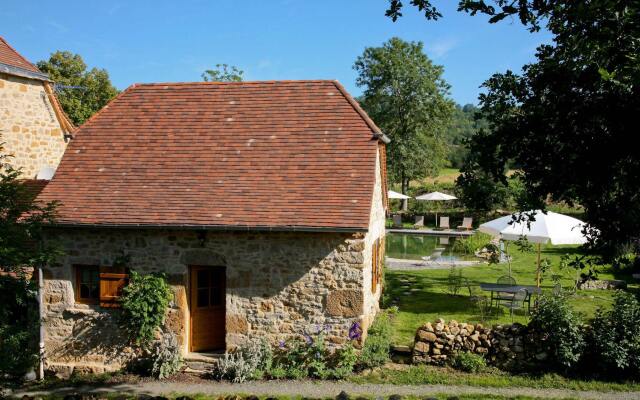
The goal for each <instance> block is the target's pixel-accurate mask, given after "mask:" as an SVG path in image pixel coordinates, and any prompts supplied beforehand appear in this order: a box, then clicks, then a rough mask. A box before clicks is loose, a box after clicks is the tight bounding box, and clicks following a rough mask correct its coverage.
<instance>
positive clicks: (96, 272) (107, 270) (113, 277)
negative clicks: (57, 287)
mask: <svg viewBox="0 0 640 400" xmlns="http://www.w3.org/2000/svg"><path fill="white" fill-rule="evenodd" d="M75 272H76V301H77V302H78V303H82V304H98V303H99V304H100V306H101V307H109V308H112V307H119V306H120V303H119V301H120V296H121V295H122V289H123V288H124V287H125V285H126V284H127V281H128V279H129V275H128V274H127V273H126V271H125V270H124V268H118V267H99V266H97V265H77V266H76V267H75Z"/></svg>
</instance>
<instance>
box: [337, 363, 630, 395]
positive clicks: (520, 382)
mask: <svg viewBox="0 0 640 400" xmlns="http://www.w3.org/2000/svg"><path fill="white" fill-rule="evenodd" d="M349 380H350V381H352V382H355V383H390V384H395V385H463V386H475V387H493V388H509V387H527V388H534V389H567V390H594V391H603V392H606V391H612V392H614V391H615V392H626V391H640V383H636V382H611V381H598V380H582V379H576V378H566V377H563V376H561V375H557V374H553V373H548V374H543V375H539V376H533V375H513V374H510V373H508V372H504V371H500V370H498V369H496V368H487V370H486V371H484V372H474V373H467V372H461V371H457V370H455V369H453V368H451V367H438V366H432V365H412V366H406V368H402V369H398V368H393V369H391V368H382V369H379V370H375V371H373V372H371V373H370V374H368V375H356V376H353V377H351V378H350V379H349Z"/></svg>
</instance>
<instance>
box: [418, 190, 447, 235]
mask: <svg viewBox="0 0 640 400" xmlns="http://www.w3.org/2000/svg"><path fill="white" fill-rule="evenodd" d="M455 199H457V197H456V196H452V195H450V194H446V193H441V192H431V193H425V194H422V195H420V196H418V197H416V200H421V201H448V200H455ZM436 227H438V212H437V211H436Z"/></svg>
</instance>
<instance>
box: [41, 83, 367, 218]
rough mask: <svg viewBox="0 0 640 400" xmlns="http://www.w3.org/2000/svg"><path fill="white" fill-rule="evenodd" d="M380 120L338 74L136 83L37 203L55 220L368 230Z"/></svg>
mask: <svg viewBox="0 0 640 400" xmlns="http://www.w3.org/2000/svg"><path fill="white" fill-rule="evenodd" d="M373 132H379V129H378V128H377V127H376V126H375V124H373V122H372V121H371V120H370V119H368V117H366V114H364V112H363V111H362V110H361V109H360V107H359V106H358V105H357V103H356V102H355V101H354V100H353V99H352V98H351V97H350V96H349V94H348V93H347V92H346V91H345V90H344V88H342V86H341V85H340V84H339V83H337V82H335V81H269V82H242V83H215V82H207V83H204V82H198V83H167V84H142V85H133V86H131V87H129V88H128V89H127V90H125V91H124V92H123V93H121V94H120V95H119V96H118V97H117V98H116V99H114V100H113V101H112V102H111V103H110V104H109V105H107V106H106V107H105V108H104V109H102V110H101V111H100V112H99V113H98V114H96V115H95V116H93V117H92V118H91V119H90V120H89V121H88V122H86V123H85V124H84V125H82V126H81V127H80V128H79V129H78V131H77V132H76V135H75V139H74V140H72V141H71V143H70V145H69V147H68V148H67V150H66V152H65V155H64V157H63V159H62V162H61V164H60V166H59V167H58V170H57V172H56V174H55V176H54V178H53V180H52V181H51V182H50V183H49V184H48V185H47V187H46V188H45V189H44V191H43V192H42V193H41V195H40V196H39V199H40V200H43V201H49V200H60V201H61V202H62V205H61V207H60V208H59V219H58V220H59V223H60V224H71V225H76V224H77V225H85V224H86V225H105V226H120V225H126V226H138V225H139V226H169V227H171V226H175V227H178V226H194V227H209V228H222V229H240V228H242V229H245V228H246V229H261V228H265V229H276V228H277V229H310V228H331V229H336V230H338V229H346V230H351V229H357V230H360V229H366V228H367V227H368V223H369V213H370V207H371V200H372V196H373V186H374V182H375V172H376V171H375V162H376V152H377V149H378V146H377V145H378V140H377V139H375V138H373Z"/></svg>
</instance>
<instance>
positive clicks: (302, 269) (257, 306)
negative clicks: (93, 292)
mask: <svg viewBox="0 0 640 400" xmlns="http://www.w3.org/2000/svg"><path fill="white" fill-rule="evenodd" d="M49 237H50V238H51V240H54V241H56V242H58V243H59V244H60V245H61V246H62V247H63V249H64V252H65V256H63V257H61V258H60V260H59V262H58V263H57V264H56V265H52V266H50V267H48V268H47V269H46V270H45V302H46V314H45V320H44V326H45V331H46V340H45V350H46V365H47V369H49V370H53V371H57V372H61V373H63V374H67V373H69V372H70V371H72V370H73V369H74V368H75V369H76V370H80V371H83V370H89V371H93V372H100V371H103V370H117V369H120V368H121V367H122V366H123V365H124V364H125V363H126V362H127V361H128V360H129V359H130V358H132V357H133V353H132V350H131V349H129V348H127V347H126V345H125V341H124V338H123V336H122V334H121V332H120V330H119V329H118V327H117V314H118V311H117V310H112V309H102V308H100V307H99V306H89V305H83V304H76V303H75V301H74V289H75V288H74V284H75V283H74V279H73V276H74V275H73V274H74V267H73V266H74V265H78V264H90V265H101V266H110V265H112V264H113V261H114V259H116V257H118V256H120V255H121V254H122V253H123V252H124V253H125V254H128V255H129V256H130V263H129V266H130V268H131V269H134V270H137V271H140V272H143V273H146V272H164V273H166V274H167V275H168V278H169V281H170V283H171V284H172V287H173V290H174V292H175V296H174V297H175V298H174V301H173V302H172V304H171V309H170V310H169V317H168V319H167V322H166V326H165V329H168V330H172V331H174V332H176V333H177V335H178V338H179V340H180V343H181V344H182V346H183V351H184V352H187V350H188V340H189V339H188V336H189V304H188V301H187V295H188V293H187V290H188V272H187V271H188V265H218V266H219V265H224V266H226V267H227V294H226V313H227V322H226V345H227V348H233V347H235V346H237V345H239V344H241V343H243V342H244V341H246V340H247V339H253V338H262V337H264V338H267V339H268V340H270V341H271V342H272V343H276V342H277V341H278V340H282V339H287V338H290V337H294V336H299V335H301V334H303V333H304V332H305V331H306V332H315V331H316V330H317V329H318V328H324V327H326V328H328V336H327V339H328V341H329V342H330V344H332V345H339V344H341V343H344V342H345V341H346V339H347V336H348V330H349V328H350V327H351V325H352V324H353V323H354V322H359V323H361V324H362V325H365V326H366V325H367V321H368V320H370V319H372V317H373V316H372V314H373V313H374V312H375V310H372V309H371V308H372V306H371V302H372V301H373V299H377V296H379V293H378V294H376V295H373V296H372V295H371V293H370V288H369V287H368V286H367V282H368V281H369V280H370V278H368V277H367V274H368V275H369V276H370V271H369V272H367V270H368V269H370V268H371V265H370V257H368V255H367V254H366V253H367V250H366V249H367V247H368V245H367V243H366V242H367V241H368V240H369V239H368V237H367V238H365V234H364V233H361V234H346V233H342V234H339V233H248V232H237V233H233V232H219V233H215V232H208V233H207V234H206V235H205V236H203V235H202V234H198V233H197V232H194V231H165V230H134V229H131V230H116V229H102V230H89V229H79V228H78V229H71V228H69V229H55V230H53V229H52V230H51V231H50V232H49ZM363 282H364V283H363Z"/></svg>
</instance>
